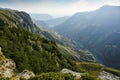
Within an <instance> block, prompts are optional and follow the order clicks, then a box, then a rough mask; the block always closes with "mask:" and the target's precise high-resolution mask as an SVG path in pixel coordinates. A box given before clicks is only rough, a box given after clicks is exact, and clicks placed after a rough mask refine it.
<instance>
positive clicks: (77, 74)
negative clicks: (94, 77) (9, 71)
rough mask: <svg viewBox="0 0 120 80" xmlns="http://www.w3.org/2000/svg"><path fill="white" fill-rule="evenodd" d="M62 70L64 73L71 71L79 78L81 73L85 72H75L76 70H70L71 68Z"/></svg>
mask: <svg viewBox="0 0 120 80" xmlns="http://www.w3.org/2000/svg"><path fill="white" fill-rule="evenodd" d="M61 72H62V73H71V74H72V75H73V76H75V77H76V78H77V79H78V78H80V77H81V74H83V73H79V72H75V71H72V70H69V69H66V68H64V69H62V70H61Z"/></svg>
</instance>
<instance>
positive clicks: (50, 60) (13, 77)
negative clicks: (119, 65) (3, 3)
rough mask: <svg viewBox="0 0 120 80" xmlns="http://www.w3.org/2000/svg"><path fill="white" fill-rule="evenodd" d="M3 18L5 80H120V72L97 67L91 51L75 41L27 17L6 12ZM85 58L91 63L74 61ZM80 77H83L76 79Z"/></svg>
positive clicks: (0, 62) (0, 39)
mask: <svg viewBox="0 0 120 80" xmlns="http://www.w3.org/2000/svg"><path fill="white" fill-rule="evenodd" d="M0 15H1V16H0V79H1V80H24V79H29V80H78V79H80V80H99V78H100V79H101V78H104V75H103V74H105V73H107V74H106V75H107V76H110V78H107V77H105V79H106V78H107V79H116V80H119V79H120V77H119V76H120V71H119V70H115V69H111V68H106V67H105V66H103V65H101V64H96V63H95V62H94V59H93V57H91V56H92V55H90V53H89V51H87V50H83V49H78V48H77V46H75V44H74V42H73V41H72V40H68V39H67V38H66V39H63V38H62V37H61V36H59V35H57V34H54V33H52V32H50V31H47V30H44V29H41V28H38V27H37V26H36V25H35V24H34V23H33V22H32V20H31V18H30V16H29V15H28V14H27V13H25V12H19V11H15V10H6V9H2V10H0ZM21 20H22V22H21ZM54 40H56V42H55V41H54ZM59 40H60V42H59ZM61 40H62V41H63V42H62V41H61ZM65 41H67V42H65ZM61 42H62V43H61ZM58 43H59V44H58ZM71 43H72V44H74V45H71ZM68 46H70V47H68ZM1 49H2V51H1ZM75 49H76V50H77V49H78V51H76V50H75ZM75 51H76V52H75ZM77 52H78V53H79V54H78V53H77ZM66 54H67V55H66ZM75 54H76V55H75ZM84 54H85V55H87V56H85V55H84ZM79 55H80V57H79ZM81 56H84V57H83V58H82V61H86V60H88V61H87V62H75V61H74V60H75V59H79V58H80V59H81ZM77 57H78V58H77ZM73 58H74V60H73ZM91 58H92V59H91ZM84 59H85V60H84ZM89 59H90V60H89ZM91 60H93V61H91ZM65 68H66V70H67V71H66V72H65V73H63V72H62V70H64V69H65ZM68 71H70V72H71V73H68ZM34 73H35V74H34ZM76 73H78V74H80V75H79V76H80V77H77V76H74V75H76ZM94 73H97V74H94ZM98 76H100V77H98ZM102 80H104V79H102Z"/></svg>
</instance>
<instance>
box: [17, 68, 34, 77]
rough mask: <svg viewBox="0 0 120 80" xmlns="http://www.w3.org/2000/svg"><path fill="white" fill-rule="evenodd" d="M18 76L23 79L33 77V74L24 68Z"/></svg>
mask: <svg viewBox="0 0 120 80" xmlns="http://www.w3.org/2000/svg"><path fill="white" fill-rule="evenodd" d="M18 76H19V77H20V78H23V79H29V78H31V77H35V74H34V73H33V72H32V71H28V70H24V71H23V72H21V73H20V74H19V75H18Z"/></svg>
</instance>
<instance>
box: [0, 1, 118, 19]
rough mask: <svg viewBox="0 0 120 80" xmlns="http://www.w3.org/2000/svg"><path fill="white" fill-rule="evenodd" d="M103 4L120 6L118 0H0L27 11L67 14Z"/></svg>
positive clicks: (0, 3)
mask: <svg viewBox="0 0 120 80" xmlns="http://www.w3.org/2000/svg"><path fill="white" fill-rule="evenodd" d="M104 5H113V6H120V0H0V7H2V8H11V9H15V10H20V11H25V12H28V13H38V14H39V13H40V14H50V15H52V16H53V17H61V16H69V15H73V14H75V13H76V12H84V11H91V10H96V9H98V8H100V7H102V6H104Z"/></svg>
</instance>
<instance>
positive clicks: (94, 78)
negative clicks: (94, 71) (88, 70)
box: [80, 74, 100, 80]
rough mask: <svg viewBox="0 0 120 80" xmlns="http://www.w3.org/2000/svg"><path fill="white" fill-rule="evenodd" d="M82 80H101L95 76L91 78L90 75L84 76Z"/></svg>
mask: <svg viewBox="0 0 120 80" xmlns="http://www.w3.org/2000/svg"><path fill="white" fill-rule="evenodd" d="M80 80H100V79H98V78H96V77H94V76H91V75H89V74H83V75H82V76H81V78H80Z"/></svg>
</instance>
